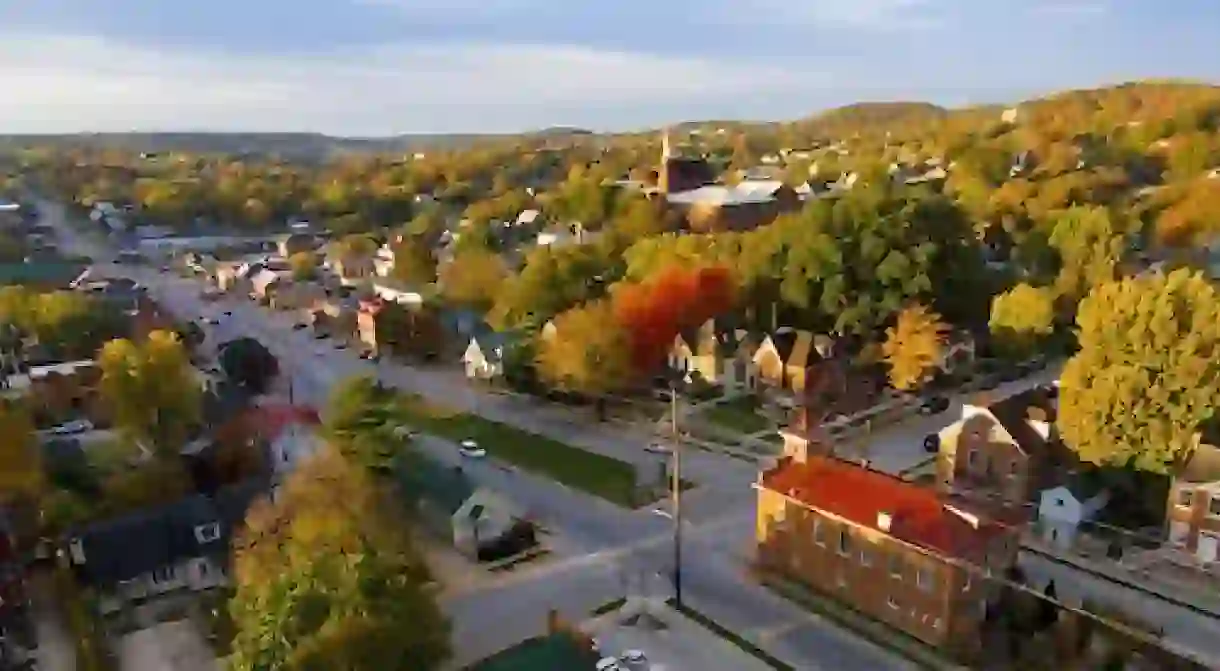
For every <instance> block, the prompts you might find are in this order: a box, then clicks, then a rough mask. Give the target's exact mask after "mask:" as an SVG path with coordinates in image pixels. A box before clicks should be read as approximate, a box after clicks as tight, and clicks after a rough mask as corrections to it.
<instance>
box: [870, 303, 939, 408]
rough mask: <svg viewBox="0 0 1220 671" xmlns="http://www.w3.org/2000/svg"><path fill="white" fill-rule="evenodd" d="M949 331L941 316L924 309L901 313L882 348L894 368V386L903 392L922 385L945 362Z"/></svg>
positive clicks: (891, 379) (917, 308)
mask: <svg viewBox="0 0 1220 671" xmlns="http://www.w3.org/2000/svg"><path fill="white" fill-rule="evenodd" d="M948 331H949V326H948V325H946V324H945V323H944V322H942V321H941V318H940V315H938V314H936V313H935V312H932V311H931V310H929V309H928V308H927V307H925V306H923V305H918V304H916V305H913V306H911V307H908V308H905V309H903V310H902V311H901V312H899V313H898V320H897V322H895V324H894V325H893V326H891V327H889V328H887V329H886V330H885V342H883V343H882V345H881V352H882V355H883V356H884V357H885V361H886V363H888V364H889V367H890V384H891V385H893V386H894V388H895V389H899V390H902V391H909V390H911V389H915V388H917V387H919V386H920V385H922V384H923V383H924V382H925V381H926V380H927V378H928V376H929V375H930V374H931V373H932V371H933V370H934V369H935V368H936V367H937V366H938V365H939V364H940V362H941V359H942V357H943V355H944V350H945V338H946V336H947V334H948Z"/></svg>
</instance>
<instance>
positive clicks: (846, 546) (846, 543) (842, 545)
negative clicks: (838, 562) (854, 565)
mask: <svg viewBox="0 0 1220 671" xmlns="http://www.w3.org/2000/svg"><path fill="white" fill-rule="evenodd" d="M850 553H851V534H850V533H848V531H847V529H840V530H839V554H841V555H843V556H844V557H846V556H847V555H848V554H850Z"/></svg>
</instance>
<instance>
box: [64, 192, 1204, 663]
mask: <svg viewBox="0 0 1220 671" xmlns="http://www.w3.org/2000/svg"><path fill="white" fill-rule="evenodd" d="M44 212H48V221H50V222H51V223H52V224H54V222H55V215H54V212H55V210H54V209H53V208H50V207H49V206H48V207H44ZM61 246H62V247H63V248H65V249H69V250H72V251H77V252H79V253H84V254H87V255H90V256H92V257H94V258H96V259H106V258H108V255H107V253H106V250H104V249H101V248H99V247H98V246H97V245H95V244H92V242H91V241H90V240H88V239H83V238H81V237H80V236H79V235H75V234H74V232H73V231H71V230H70V229H67V230H65V231H64V234H63V235H62V241H61ZM105 272H107V273H114V272H118V273H120V274H123V275H125V276H130V277H133V278H134V279H136V280H138V281H140V282H142V283H144V284H145V285H146V286H148V287H149V289H150V292H151V293H152V294H153V295H154V297H155V298H156V299H157V300H158V301H159V302H160V303H161V304H162V305H163V306H165V307H166V308H167V309H169V310H171V311H172V312H174V313H175V314H176V315H178V316H180V317H183V318H197V317H198V316H199V315H202V314H209V315H211V314H219V313H221V312H223V311H229V312H231V313H232V316H230V317H223V316H222V317H221V322H220V324H219V325H218V326H215V327H212V333H211V334H210V335H209V337H210V338H213V339H215V340H216V341H224V340H229V339H232V338H235V337H239V336H243V335H247V336H253V337H256V338H258V339H259V340H260V341H262V342H264V343H265V344H266V345H267V346H268V347H269V349H271V350H272V351H273V352H274V353H275V354H276V355H277V357H279V358H280V360H281V362H282V364H283V366H284V368H285V371H284V372H285V375H284V377H285V378H287V379H290V380H291V383H292V386H293V392H294V396H295V397H296V399H297V400H298V401H300V402H307V403H314V404H318V405H321V404H323V403H324V402H325V399H326V396H327V393H328V392H329V389H330V387H331V386H332V385H333V384H334V383H335V382H337V381H339V380H342V379H344V378H346V377H348V376H351V375H355V374H371V375H376V376H377V377H378V378H379V379H381V380H382V381H383V382H385V383H386V384H390V385H392V386H395V387H399V388H403V389H409V390H412V391H416V392H418V393H421V394H424V395H426V396H428V397H430V398H434V399H439V400H442V401H444V402H445V403H448V404H449V405H454V406H458V407H461V408H463V409H468V410H472V411H475V412H477V413H478V414H481V415H483V416H486V417H488V418H490V419H495V420H498V421H505V422H507V423H510V424H513V425H515V426H519V427H521V428H524V429H527V430H532V431H535V432H537V433H542V434H546V435H548V436H551V437H554V438H557V439H559V440H563V441H565V442H568V443H571V444H574V445H578V446H580V447H582V448H585V449H590V450H591V451H596V452H600V453H604V454H608V455H610V456H614V457H616V458H619V459H623V460H625V461H631V462H634V463H639V464H650V463H655V461H656V459H657V458H658V457H656V456H654V455H650V454H648V453H646V452H644V451H643V450H642V447H643V445H644V444H646V443H647V442H648V440H649V437H648V434H647V433H645V432H641V433H639V434H635V435H633V434H632V433H631V432H630V431H629V430H624V428H623V427H621V426H615V427H612V428H607V427H597V426H592V427H590V423H589V422H587V421H583V422H582V421H581V418H580V417H576V418H574V417H573V416H572V414H571V413H570V412H569V411H566V410H563V411H560V412H555V411H552V410H550V409H547V408H543V407H541V406H540V405H539V404H536V403H531V402H529V401H525V400H522V399H520V398H513V397H508V398H505V397H502V396H497V395H493V394H488V393H485V392H483V391H480V390H477V389H474V388H472V387H470V385H468V384H466V383H465V381H464V380H463V379H462V378H461V376H460V374H459V373H456V372H449V371H442V370H421V369H414V368H408V367H405V366H401V365H397V364H394V363H390V362H382V363H381V364H378V365H373V364H370V363H368V362H364V361H361V360H359V359H358V358H357V357H356V356H355V354H354V353H353V352H350V351H343V352H340V351H337V350H336V349H335V348H334V346H333V345H332V344H330V343H329V342H328V341H315V340H314V339H313V338H312V336H311V335H310V333H309V331H294V330H293V329H292V323H293V317H292V316H290V315H288V314H284V313H273V312H269V311H267V310H265V309H263V308H260V307H258V306H256V305H254V304H253V303H252V302H250V301H248V300H244V299H225V300H223V301H221V302H220V303H219V304H215V305H212V304H205V303H203V302H202V301H201V300H200V299H199V290H200V286H199V284H198V283H196V282H193V281H191V280H187V279H183V278H180V277H177V276H166V275H163V274H161V273H158V272H157V271H156V270H155V269H149V268H133V267H130V266H126V267H120V266H108V267H105ZM1053 378H1054V372H1053V371H1047V372H1045V373H1043V374H1040V375H1038V376H1035V377H1034V378H1031V379H1028V380H1023V381H1018V382H1013V383H1009V384H1006V385H1003V386H1001V387H1000V388H999V389H997V390H996V391H995V392H993V393H994V394H995V395H997V396H1004V395H1008V394H1011V393H1016V392H1018V391H1021V390H1023V389H1025V388H1028V387H1030V386H1032V385H1034V384H1039V383H1043V382H1046V381H1049V380H1051V379H1053ZM960 415H961V399H957V400H955V402H954V403H953V405H952V406H951V407H950V408H949V409H948V410H946V411H945V412H944V413H941V414H940V415H937V416H932V417H920V418H917V419H913V420H909V421H906V422H903V423H901V424H899V425H897V426H894V427H890V428H887V429H884V430H880V431H877V432H875V433H874V434H873V435H871V436H870V437H869V448H868V455H869V457H870V458H871V459H872V460H873V464H874V466H876V467H879V468H882V469H886V470H891V471H900V470H902V469H905V468H907V467H909V466H911V465H913V464H914V463H918V462H919V461H921V460H923V459H924V458H926V455H923V454H922V448H921V445H922V440H923V437H924V436H925V435H926V434H928V433H930V432H933V431H935V430H937V429H939V428H941V427H943V426H944V425H945V424H947V423H949V422H951V421H953V420H954V419H955V418H956V417H960ZM425 449H428V450H429V451H431V452H433V453H434V454H435V455H436V456H438V457H439V458H441V459H447V460H452V461H453V462H454V463H456V462H457V459H458V457H457V456H456V449H455V446H453V445H449V444H445V443H444V442H443V441H437V440H431V441H426V443H425ZM686 455H687V456H686V458H685V460H684V469H685V471H684V472H685V474H686V475H688V476H689V477H691V478H692V479H694V480H696V481H697V482H699V483H700V484H701V485H702V486H701V487H699V488H698V489H696V490H694V491H693V492H691V493H690V494H689V495H688V496H687V497H686V501H685V502H686V505H685V506H684V512H685V513H686V518H687V521H688V523H689V524H690V528H689V529H688V531H687V532H686V542H685V543H684V549H685V555H684V561H683V576H684V592H685V595H686V596H687V599H688V601H690V602H691V603H692V604H693V605H695V606H696V607H697V608H699V609H700V610H703V611H705V612H706V614H708V615H709V616H711V617H713V618H714V619H716V620H717V621H719V622H721V623H722V624H724V625H725V626H728V627H729V628H730V629H733V630H735V631H739V632H743V633H746V634H747V635H749V634H750V633H755V634H757V633H759V632H763V631H769V630H780V631H783V632H785V633H783V634H782V635H780V636H778V637H777V638H774V639H771V640H770V641H769V642H768V645H767V649H768V650H769V651H770V652H772V653H773V654H776V655H777V656H779V657H780V658H783V659H788V660H791V661H793V662H794V663H796V664H797V665H798V666H800V667H801V668H809V669H821V668H826V669H836V668H872V669H888V668H904V667H905V664H904V663H903V662H901V661H899V660H897V659H895V658H894V657H893V656H891V655H889V654H887V653H884V652H882V651H881V650H879V649H877V648H875V647H873V646H871V645H870V644H868V643H865V642H863V641H861V640H860V639H858V638H855V637H854V636H851V635H850V634H847V633H846V632H843V631H841V630H839V629H837V628H835V627H833V626H830V625H829V624H827V623H825V622H822V621H820V620H818V619H817V618H814V617H812V616H810V615H808V614H807V613H805V612H804V611H802V610H800V609H798V608H796V607H795V606H793V605H791V604H789V603H787V602H786V601H783V600H782V599H779V598H777V597H774V596H773V595H771V594H770V593H769V592H766V591H765V590H762V589H761V588H759V587H757V586H756V585H753V584H751V583H750V582H749V580H748V579H747V578H745V577H744V574H743V571H742V569H741V566H742V562H741V561H740V555H741V554H742V553H743V552H744V551H745V548H746V547H748V544H749V542H750V534H751V533H752V529H753V525H752V523H751V522H750V518H752V516H753V513H752V508H753V505H752V504H753V500H754V499H753V495H752V492H751V491H750V489H749V485H750V483H752V482H753V481H754V480H755V478H756V471H755V469H754V467H752V466H750V465H747V464H743V463H741V462H739V461H736V460H732V459H726V458H724V457H721V456H718V455H709V454H706V453H702V452H695V451H688V452H687V453H686ZM466 467H467V469H468V470H469V471H470V472H471V474H472V476H473V477H475V479H476V480H478V481H480V482H481V483H484V484H486V485H488V486H490V487H492V488H494V489H497V490H499V491H502V492H504V493H505V494H506V495H507V496H508V497H510V498H511V499H512V500H514V501H517V502H519V504H520V505H522V506H523V507H525V508H526V509H527V511H528V512H529V513H530V514H532V515H534V516H536V517H537V518H538V519H539V520H540V521H541V522H543V523H544V524H545V525H547V526H548V527H550V528H552V529H555V530H556V531H557V532H559V535H557V536H556V537H555V539H554V542H555V545H556V554H557V555H558V559H557V561H556V562H554V563H550V564H547V565H544V566H543V567H542V568H541V569H539V570H537V571H535V570H529V571H526V572H525V573H523V574H520V575H518V574H514V575H513V577H512V578H511V579H510V580H509V582H508V583H507V584H505V585H502V586H499V587H496V588H493V589H492V590H491V591H488V592H482V593H475V594H466V595H463V596H461V597H458V598H456V599H454V600H453V601H451V602H449V603H447V608H448V609H449V612H450V614H451V615H452V616H453V617H454V618H455V621H456V623H457V635H458V636H459V637H460V638H459V640H462V641H463V645H466V644H467V642H469V643H470V647H471V649H473V650H486V651H491V650H494V649H496V646H499V647H503V645H507V644H509V643H511V642H513V641H514V640H519V639H520V638H522V637H523V636H522V635H521V634H524V635H529V634H530V633H531V632H534V631H536V627H537V626H538V623H540V622H542V621H543V620H544V619H545V615H546V610H547V609H548V608H550V607H555V608H558V609H560V610H561V611H562V612H565V613H569V614H573V615H575V614H577V613H582V612H587V611H588V609H589V608H591V607H593V606H596V605H597V604H599V603H602V602H604V601H607V600H609V599H612V598H614V597H616V596H620V595H621V594H622V592H623V587H622V585H623V580H624V576H625V575H626V576H636V577H638V576H640V575H651V574H655V573H661V574H668V571H669V567H670V566H672V560H671V543H670V535H669V534H670V531H669V524H670V523H669V522H668V521H667V520H665V519H662V518H661V517H658V516H656V515H654V514H652V513H651V512H650V511H648V510H644V511H624V510H622V509H621V508H618V507H617V506H614V505H612V504H609V503H607V502H605V501H602V500H600V499H593V498H591V497H588V496H585V495H583V494H580V493H577V492H572V491H569V490H567V489H565V488H563V487H560V486H557V485H556V484H555V483H553V482H551V481H549V480H545V479H542V478H538V477H536V476H533V475H530V474H528V473H524V472H520V471H515V470H511V469H506V468H505V467H503V466H499V465H497V464H495V463H494V462H491V461H487V462H481V463H476V464H470V463H467V464H466ZM1022 565H1023V566H1024V567H1025V568H1026V570H1027V571H1028V572H1029V573H1030V575H1031V577H1032V578H1034V580H1035V581H1036V582H1038V584H1045V582H1046V581H1047V580H1049V579H1052V578H1053V579H1054V580H1055V581H1056V587H1057V588H1058V589H1059V592H1060V594H1061V595H1064V596H1072V597H1078V598H1079V597H1086V596H1087V597H1089V598H1091V599H1096V600H1098V601H1101V602H1103V603H1114V604H1116V605H1121V606H1123V607H1124V608H1125V609H1127V610H1130V611H1132V612H1137V613H1138V612H1142V613H1147V614H1149V615H1150V616H1151V618H1152V619H1154V620H1155V621H1156V622H1158V623H1159V624H1161V625H1162V626H1164V627H1165V633H1166V638H1167V639H1168V640H1170V641H1172V642H1173V644H1174V645H1176V646H1179V647H1181V648H1182V649H1184V650H1188V651H1193V652H1195V653H1196V654H1199V655H1203V656H1206V657H1210V658H1215V659H1220V622H1217V621H1216V620H1214V619H1211V618H1207V617H1204V616H1201V615H1198V614H1196V613H1193V612H1191V611H1188V610H1185V609H1182V608H1178V607H1176V606H1173V605H1171V604H1167V603H1165V602H1162V601H1159V600H1156V599H1153V598H1150V597H1148V596H1146V595H1144V594H1142V593H1139V592H1136V591H1133V590H1129V589H1126V588H1124V587H1122V586H1121V585H1117V584H1115V583H1110V582H1107V581H1103V580H1099V579H1096V578H1092V577H1090V576H1087V575H1084V574H1081V573H1080V572H1078V571H1074V570H1072V569H1070V568H1068V567H1063V566H1060V565H1057V564H1053V563H1051V562H1047V561H1045V560H1040V559H1038V558H1036V557H1029V556H1023V558H1022ZM633 579H634V578H633ZM662 584H665V585H667V584H668V583H667V581H663V582H662ZM507 609H512V613H513V616H512V617H507V616H506V614H507V613H508V612H509V611H508V610H507ZM505 622H511V623H512V624H511V625H505V624H504V623H505Z"/></svg>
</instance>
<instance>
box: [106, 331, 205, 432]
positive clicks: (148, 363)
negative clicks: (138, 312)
mask: <svg viewBox="0 0 1220 671" xmlns="http://www.w3.org/2000/svg"><path fill="white" fill-rule="evenodd" d="M98 363H99V366H100V367H101V370H102V379H101V386H100V393H101V395H102V398H103V399H105V401H106V403H107V404H108V405H109V407H110V408H111V409H112V411H113V413H114V420H115V424H116V425H117V426H118V427H119V428H120V429H122V430H123V431H124V432H126V433H127V434H128V435H129V436H130V437H131V438H132V439H134V440H139V441H144V442H147V443H148V444H150V445H151V446H152V447H153V448H154V449H155V450H157V451H159V452H163V453H167V454H169V453H176V451H177V450H178V449H179V448H180V447H181V446H182V444H183V443H184V441H185V440H186V437H187V435H188V434H189V430H190V427H191V426H193V425H194V424H195V423H196V422H197V421H198V420H199V413H200V400H201V397H202V390H201V389H200V385H199V382H198V381H197V380H196V378H195V369H194V367H193V366H191V363H190V359H189V357H188V356H187V353H186V350H185V349H184V348H183V346H182V343H181V342H180V341H179V340H178V338H177V336H175V335H174V334H173V333H170V332H168V331H153V332H152V333H150V334H149V336H148V339H147V340H146V341H144V342H142V343H138V344H137V343H133V342H132V341H130V340H123V339H119V340H112V341H110V342H108V343H106V345H105V347H103V348H102V351H101V354H100V355H99V357H98Z"/></svg>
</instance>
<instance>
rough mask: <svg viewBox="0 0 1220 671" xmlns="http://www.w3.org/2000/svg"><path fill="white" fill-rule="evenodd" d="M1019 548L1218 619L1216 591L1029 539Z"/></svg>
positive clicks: (1219, 616)
mask: <svg viewBox="0 0 1220 671" xmlns="http://www.w3.org/2000/svg"><path fill="white" fill-rule="evenodd" d="M1021 549H1023V550H1026V551H1028V552H1032V553H1034V554H1036V555H1038V556H1040V557H1043V558H1045V559H1048V560H1050V561H1053V562H1056V563H1058V564H1063V565H1064V566H1070V567H1072V568H1075V569H1078V570H1081V571H1084V572H1086V573H1089V574H1092V575H1094V576H1096V577H1098V578H1101V579H1103V580H1108V581H1110V582H1113V583H1117V584H1119V585H1122V586H1123V587H1126V588H1128V589H1132V590H1135V591H1137V592H1140V593H1142V594H1146V595H1148V596H1151V597H1154V598H1156V599H1160V600H1161V601H1165V602H1167V603H1171V604H1173V605H1175V606H1179V607H1181V608H1185V609H1187V610H1190V611H1193V612H1195V613H1198V614H1200V615H1205V616H1207V617H1212V618H1217V619H1220V595H1218V594H1216V593H1215V592H1210V591H1207V590H1201V589H1200V590H1186V589H1181V588H1178V589H1175V588H1174V587H1173V586H1172V585H1167V584H1165V583H1164V582H1162V581H1157V580H1154V579H1150V578H1148V577H1146V576H1144V575H1142V574H1143V573H1144V572H1143V571H1139V570H1133V569H1130V568H1127V567H1125V566H1122V565H1121V564H1118V563H1116V562H1109V561H1107V562H1098V561H1094V560H1092V559H1089V558H1087V557H1081V556H1079V555H1069V554H1064V553H1061V552H1056V551H1054V550H1052V549H1050V548H1048V547H1046V546H1044V545H1043V544H1042V543H1038V542H1036V541H1031V540H1029V539H1024V540H1022V541H1021Z"/></svg>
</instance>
